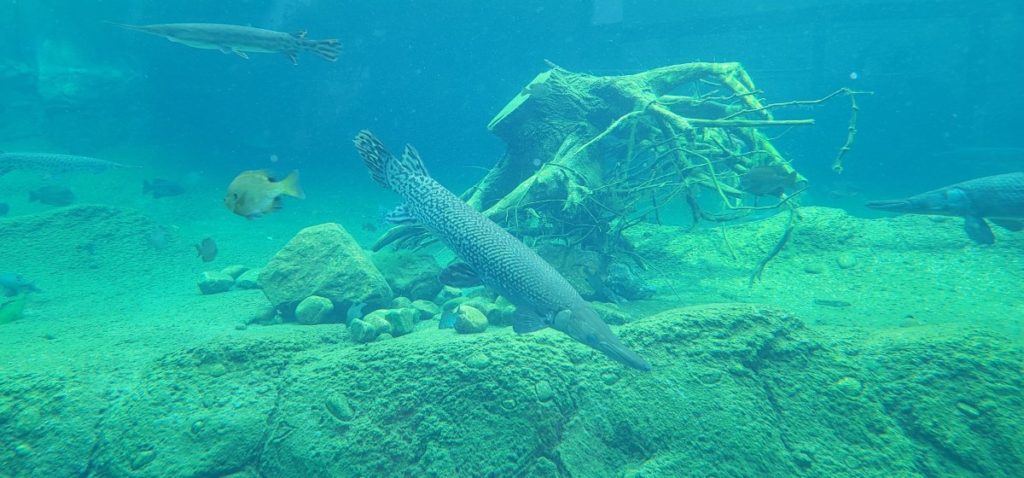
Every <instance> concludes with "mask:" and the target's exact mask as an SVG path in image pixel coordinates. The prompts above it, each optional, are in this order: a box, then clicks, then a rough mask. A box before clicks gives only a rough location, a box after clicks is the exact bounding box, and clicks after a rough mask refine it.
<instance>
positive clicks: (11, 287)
mask: <svg viewBox="0 0 1024 478" xmlns="http://www.w3.org/2000/svg"><path fill="white" fill-rule="evenodd" d="M0 289H3V291H4V295H5V296H7V297H13V296H15V295H18V294H26V293H29V292H42V291H41V290H39V288H38V287H36V286H35V285H34V284H32V283H31V282H29V281H28V280H26V279H25V277H24V276H22V275H21V274H15V273H13V272H2V273H0Z"/></svg>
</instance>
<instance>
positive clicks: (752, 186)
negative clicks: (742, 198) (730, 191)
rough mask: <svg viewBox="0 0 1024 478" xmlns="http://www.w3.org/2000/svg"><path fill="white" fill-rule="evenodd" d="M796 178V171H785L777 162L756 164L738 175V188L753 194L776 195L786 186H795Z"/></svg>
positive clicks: (783, 190)
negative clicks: (769, 164) (741, 174)
mask: <svg viewBox="0 0 1024 478" xmlns="http://www.w3.org/2000/svg"><path fill="white" fill-rule="evenodd" d="M796 180H797V174H796V171H790V172H787V171H786V168H784V167H782V166H780V165H778V164H773V165H771V166H757V167H754V168H750V171H747V173H746V174H744V175H743V176H740V189H742V190H744V191H746V192H748V193H750V194H753V195H755V196H775V197H778V196H781V195H782V193H784V192H785V191H786V189H787V188H792V187H794V186H796Z"/></svg>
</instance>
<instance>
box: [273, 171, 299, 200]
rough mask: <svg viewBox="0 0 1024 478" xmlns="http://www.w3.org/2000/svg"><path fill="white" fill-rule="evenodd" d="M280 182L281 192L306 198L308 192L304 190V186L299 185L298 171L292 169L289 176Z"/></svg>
mask: <svg viewBox="0 0 1024 478" xmlns="http://www.w3.org/2000/svg"><path fill="white" fill-rule="evenodd" d="M278 184H280V188H281V194H287V195H289V196H291V197H296V198H299V199H306V193H304V192H302V187H301V186H299V172H298V171H292V173H291V174H289V175H288V177H286V178H284V179H282V180H281V182H280V183H278Z"/></svg>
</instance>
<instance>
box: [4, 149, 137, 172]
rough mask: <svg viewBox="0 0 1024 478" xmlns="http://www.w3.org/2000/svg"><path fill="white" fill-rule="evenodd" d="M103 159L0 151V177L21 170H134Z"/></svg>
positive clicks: (125, 165)
mask: <svg viewBox="0 0 1024 478" xmlns="http://www.w3.org/2000/svg"><path fill="white" fill-rule="evenodd" d="M134 167H135V166H129V165H127V164H121V163H115V162H113V161H107V160H105V159H97V158H90V157H88V156H75V155H72V154H54V153H5V152H2V151H0V176H3V175H4V174H6V173H8V172H11V171H14V170H15V169H21V170H26V171H40V172H45V173H54V174H57V173H67V172H80V171H81V172H88V173H102V172H104V171H107V170H110V169H122V168H134Z"/></svg>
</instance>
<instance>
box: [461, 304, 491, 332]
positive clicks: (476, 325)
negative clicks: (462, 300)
mask: <svg viewBox="0 0 1024 478" xmlns="http://www.w3.org/2000/svg"><path fill="white" fill-rule="evenodd" d="M455 314H456V318H455V331H456V332H458V333H460V334H478V333H480V332H483V331H485V330H487V316H486V315H484V313H483V312H480V311H479V310H477V309H476V308H475V307H471V306H468V305H460V306H458V308H456V309H455Z"/></svg>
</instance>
